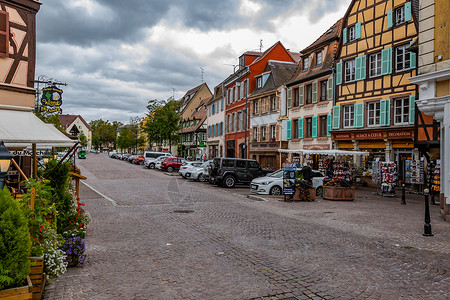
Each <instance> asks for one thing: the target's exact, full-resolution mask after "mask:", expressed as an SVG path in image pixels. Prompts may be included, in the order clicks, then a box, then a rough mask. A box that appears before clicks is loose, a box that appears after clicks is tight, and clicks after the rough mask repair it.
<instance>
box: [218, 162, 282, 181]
mask: <svg viewBox="0 0 450 300" xmlns="http://www.w3.org/2000/svg"><path fill="white" fill-rule="evenodd" d="M270 172H273V171H272V170H267V169H263V168H261V166H260V165H259V163H258V162H257V161H256V160H254V159H241V158H214V160H213V163H212V165H211V169H210V179H211V180H213V181H214V182H215V183H217V184H218V185H222V186H223V187H227V188H232V187H234V185H235V184H236V183H250V182H251V181H252V180H253V179H255V178H257V177H261V176H264V175H266V174H267V173H270Z"/></svg>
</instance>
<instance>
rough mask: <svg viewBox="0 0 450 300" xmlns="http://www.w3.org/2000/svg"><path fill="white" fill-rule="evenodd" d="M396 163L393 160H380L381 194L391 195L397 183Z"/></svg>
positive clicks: (393, 193)
mask: <svg viewBox="0 0 450 300" xmlns="http://www.w3.org/2000/svg"><path fill="white" fill-rule="evenodd" d="M397 180H398V178H397V165H396V163H394V162H390V161H385V162H381V193H382V196H390V197H393V196H394V195H395V186H396V185H397Z"/></svg>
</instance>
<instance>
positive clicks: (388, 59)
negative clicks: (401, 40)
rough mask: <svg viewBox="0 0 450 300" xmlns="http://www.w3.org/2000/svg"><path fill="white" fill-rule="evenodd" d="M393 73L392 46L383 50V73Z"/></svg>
mask: <svg viewBox="0 0 450 300" xmlns="http://www.w3.org/2000/svg"><path fill="white" fill-rule="evenodd" d="M391 73H392V48H388V49H383V50H381V75H387V74H391Z"/></svg>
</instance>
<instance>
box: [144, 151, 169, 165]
mask: <svg viewBox="0 0 450 300" xmlns="http://www.w3.org/2000/svg"><path fill="white" fill-rule="evenodd" d="M145 154H146V155H147V156H144V158H145V160H144V166H145V167H147V168H149V169H154V168H155V165H156V160H157V159H158V158H159V157H164V158H165V157H171V156H172V154H170V153H168V152H145Z"/></svg>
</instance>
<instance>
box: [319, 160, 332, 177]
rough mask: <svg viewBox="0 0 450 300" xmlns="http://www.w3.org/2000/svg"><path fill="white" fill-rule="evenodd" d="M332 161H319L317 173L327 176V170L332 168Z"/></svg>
mask: <svg viewBox="0 0 450 300" xmlns="http://www.w3.org/2000/svg"><path fill="white" fill-rule="evenodd" d="M332 164H333V160H332V159H326V160H319V171H320V173H322V174H323V175H325V176H327V170H328V169H329V168H332V167H333V166H332Z"/></svg>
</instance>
